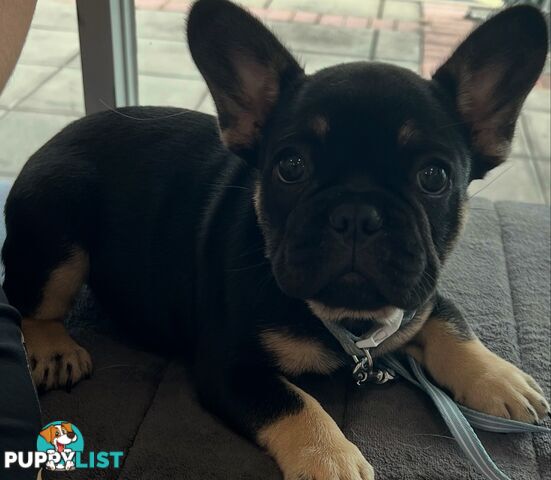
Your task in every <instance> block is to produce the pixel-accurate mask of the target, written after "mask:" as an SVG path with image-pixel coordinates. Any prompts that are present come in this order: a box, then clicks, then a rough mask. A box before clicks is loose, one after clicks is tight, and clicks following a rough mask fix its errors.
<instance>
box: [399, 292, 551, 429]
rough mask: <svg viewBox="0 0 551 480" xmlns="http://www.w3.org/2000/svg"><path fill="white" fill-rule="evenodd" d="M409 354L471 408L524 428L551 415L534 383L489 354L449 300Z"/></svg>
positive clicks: (443, 302) (436, 309) (436, 310)
mask: <svg viewBox="0 0 551 480" xmlns="http://www.w3.org/2000/svg"><path fill="white" fill-rule="evenodd" d="M406 351H407V352H408V353H409V354H411V355H412V356H414V357H415V358H416V359H417V360H418V361H419V362H420V363H422V364H423V365H424V367H425V368H426V369H427V370H428V372H429V373H430V374H431V375H432V377H433V378H434V379H435V380H436V381H437V382H438V383H439V384H440V385H442V386H444V387H446V388H447V389H449V390H450V391H451V392H452V393H453V395H454V397H455V400H456V401H458V402H459V403H461V404H463V405H466V406H467V407H469V408H472V409H474V410H479V411H481V412H485V413H488V414H491V415H495V416H499V417H505V418H511V419H513V420H519V421H523V422H537V421H539V419H541V418H542V417H543V416H544V415H545V414H547V413H548V412H549V404H548V403H547V401H546V400H545V398H544V397H543V395H542V393H543V392H542V390H541V388H540V387H539V385H538V384H537V383H536V381H535V380H534V379H533V378H532V377H531V376H530V375H528V374H526V373H524V372H522V371H521V370H520V369H518V368H517V367H515V366H514V365H512V364H511V363H509V362H507V361H506V360H503V359H502V358H500V357H499V356H497V355H496V354H494V353H492V352H491V351H490V350H488V349H487V348H486V347H485V346H484V345H483V344H482V343H481V342H480V340H478V339H477V338H476V336H475V335H474V334H473V333H472V332H471V330H470V329H469V327H468V326H467V324H466V322H465V320H464V319H463V318H462V316H461V314H460V313H459V312H458V311H457V309H456V308H455V307H454V306H453V305H452V304H451V303H450V302H449V301H448V300H446V299H443V298H439V299H438V301H437V302H436V306H435V307H434V310H433V313H432V315H431V317H430V318H429V319H428V320H427V322H426V324H425V325H424V326H423V328H422V329H421V331H420V332H419V334H418V335H417V336H416V337H415V338H414V340H413V341H412V342H411V344H409V345H408V346H407V347H406Z"/></svg>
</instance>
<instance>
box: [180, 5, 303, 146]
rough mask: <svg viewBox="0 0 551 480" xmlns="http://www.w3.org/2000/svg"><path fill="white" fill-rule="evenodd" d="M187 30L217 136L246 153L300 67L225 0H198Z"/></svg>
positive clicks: (270, 36)
mask: <svg viewBox="0 0 551 480" xmlns="http://www.w3.org/2000/svg"><path fill="white" fill-rule="evenodd" d="M187 35H188V42H189V48H190V50H191V55H192V57H193V60H194V61H195V63H196V64H197V67H198V68H199V70H200V71H201V74H202V75H203V77H204V78H205V80H206V82H207V85H208V87H209V89H210V92H211V94H212V96H213V98H214V103H215V104H216V109H217V111H218V121H219V124H220V130H221V133H222V140H223V142H224V143H225V144H226V146H227V147H229V148H230V149H232V150H233V151H235V152H237V153H240V154H242V155H244V156H247V153H250V152H252V151H253V150H254V147H255V146H256V144H257V142H258V139H259V137H260V134H261V130H262V127H263V126H264V124H265V123H266V120H267V118H268V116H269V115H270V113H271V111H272V109H273V108H274V106H275V104H276V103H277V101H278V99H279V98H280V96H281V94H282V92H283V91H284V90H285V89H286V88H287V87H288V86H290V85H291V84H292V83H294V82H295V81H296V80H297V79H298V78H300V77H301V76H302V75H303V73H304V72H303V70H302V68H301V67H300V66H299V64H298V63H297V62H296V60H295V59H294V58H293V56H292V55H291V54H290V53H289V52H288V51H287V50H286V49H285V47H283V45H282V44H281V43H280V42H279V41H278V40H277V38H276V37H275V36H274V35H273V34H272V33H271V32H270V31H269V30H268V29H267V28H266V27H264V26H263V25H262V24H261V23H260V22H259V21H258V20H257V19H256V18H254V17H253V16H252V15H250V14H249V13H247V12H246V11H245V10H243V9H242V8H240V7H238V6H236V5H234V4H232V3H230V2H228V1H225V0H198V1H197V2H196V3H195V4H194V5H193V8H192V9H191V12H190V14H189V18H188V26H187Z"/></svg>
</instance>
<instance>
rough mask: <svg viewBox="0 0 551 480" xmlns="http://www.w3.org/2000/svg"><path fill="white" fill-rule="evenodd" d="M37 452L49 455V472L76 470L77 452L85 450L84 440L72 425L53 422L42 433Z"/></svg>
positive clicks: (47, 463)
mask: <svg viewBox="0 0 551 480" xmlns="http://www.w3.org/2000/svg"><path fill="white" fill-rule="evenodd" d="M37 450H38V451H42V452H46V453H47V454H48V461H47V462H46V469H47V470H53V471H67V470H74V469H75V460H76V458H75V455H76V452H82V451H83V450H84V439H83V438H82V434H81V433H80V431H79V429H78V428H77V427H76V426H75V425H73V424H72V423H69V422H64V421H57V422H52V423H50V424H48V425H46V426H45V427H44V428H43V429H42V430H41V431H40V433H39V435H38V439H37Z"/></svg>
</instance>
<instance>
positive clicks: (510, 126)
mask: <svg viewBox="0 0 551 480" xmlns="http://www.w3.org/2000/svg"><path fill="white" fill-rule="evenodd" d="M548 42H549V40H548V35H547V23H546V19H545V17H544V16H543V15H542V13H541V12H540V11H539V10H538V9H537V8H535V7H530V6H526V5H522V6H517V7H511V8H508V9H506V10H504V11H502V12H500V13H498V14H497V15H495V16H494V17H492V18H490V20H488V21H487V22H485V23H483V24H482V25H481V26H479V27H478V28H477V29H476V30H474V31H473V32H472V33H471V34H470V35H469V36H468V37H467V38H466V39H465V41H464V42H463V43H462V44H461V45H460V46H459V47H458V48H457V50H456V51H455V52H454V53H453V55H452V56H451V57H450V59H449V60H448V61H447V62H446V63H444V65H442V66H441V67H440V68H439V69H438V70H437V71H436V73H435V74H434V76H433V79H434V81H435V82H437V83H438V84H439V85H440V86H441V87H443V88H444V90H445V91H447V93H448V94H449V95H450V97H451V98H452V99H453V102H454V103H455V108H456V109H457V112H458V113H459V116H460V118H461V119H462V120H463V123H464V125H465V126H466V128H467V131H468V134H469V136H470V140H471V144H472V147H473V153H474V156H475V158H474V159H473V160H474V161H473V171H472V178H473V179H474V178H481V177H483V176H484V175H485V174H486V172H487V171H489V170H491V169H492V168H494V167H496V166H497V165H499V164H500V163H502V162H503V161H504V160H505V158H506V157H507V155H508V152H509V149H510V146H511V141H512V139H513V135H514V132H515V123H516V121H517V118H518V116H519V113H520V109H521V107H522V104H523V102H524V99H525V98H526V96H527V95H528V93H529V92H530V90H531V89H532V87H533V86H534V84H535V83H536V80H537V79H538V77H539V75H540V73H541V71H542V69H543V66H544V63H545V59H546V56H547V51H548V46H549V43H548Z"/></svg>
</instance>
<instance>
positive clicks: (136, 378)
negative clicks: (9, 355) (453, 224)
mask: <svg viewBox="0 0 551 480" xmlns="http://www.w3.org/2000/svg"><path fill="white" fill-rule="evenodd" d="M549 225H550V219H549V209H548V208H547V207H544V206H535V205H526V204H511V203H497V204H495V205H494V204H492V203H490V202H488V201H484V200H478V201H476V202H473V205H472V210H471V212H470V218H469V221H468V223H467V226H466V231H465V235H464V237H463V239H462V241H461V242H460V245H459V246H458V249H457V250H456V252H455V253H454V255H453V256H452V257H451V258H450V260H449V264H448V267H447V269H446V273H445V275H444V278H443V280H442V287H443V290H444V292H445V293H446V294H447V295H448V296H449V297H451V298H452V299H453V300H454V301H455V302H456V304H457V306H458V307H459V308H460V310H461V311H462V312H463V313H464V314H465V315H466V317H467V318H468V319H469V321H470V323H471V324H472V325H473V327H474V329H475V330H476V332H477V333H478V334H479V335H480V337H481V338H482V340H483V341H484V342H485V343H486V344H487V345H488V346H490V347H491V348H492V349H493V350H494V351H495V352H497V353H499V354H500V355H502V356H503V357H505V358H506V359H508V360H511V361H513V362H514V363H515V364H517V365H519V366H520V367H522V368H524V369H525V370H526V371H528V372H529V373H531V374H532V375H534V377H536V378H537V380H538V381H539V382H540V384H541V385H542V386H543V388H544V390H545V393H546V395H547V397H548V398H549V393H550V387H551V385H550V381H551V380H550V372H551V358H550V355H551V348H550V347H551V345H550V339H551V337H550V331H551V330H550V293H549V292H550V273H549V272H550V245H549V236H550V232H549V230H550V228H549ZM98 321H99V322H100V323H101V325H102V326H101V327H98V326H97V323H98ZM70 324H71V325H72V326H73V330H74V333H75V335H76V336H77V338H78V339H79V340H80V342H81V343H82V344H83V345H84V346H85V347H86V348H88V349H89V351H90V353H91V354H92V357H93V358H94V362H95V367H96V368H95V372H94V375H93V378H92V379H91V380H89V381H84V382H82V383H81V384H79V385H78V386H76V387H75V388H74V390H73V392H71V393H70V394H68V393H66V392H62V391H57V392H51V393H47V394H45V395H44V396H42V398H41V399H42V406H43V411H44V417H45V418H44V420H45V421H52V420H57V419H60V418H65V419H67V420H70V421H72V422H74V423H75V424H76V425H77V426H78V427H79V428H80V429H81V431H82V433H83V436H84V437H85V441H86V449H92V450H119V449H120V450H124V451H125V452H126V456H125V461H124V465H123V467H122V469H121V470H120V471H114V470H96V471H92V472H84V471H83V472H72V473H69V474H67V475H66V476H65V475H64V474H55V475H52V476H51V477H52V478H54V477H55V478H71V479H96V478H105V479H107V478H109V479H115V478H120V479H128V480H138V479H140V480H141V479H143V480H164V479H167V480H174V479H178V480H185V479H193V480H196V479H197V480H199V479H200V480H205V479H263V480H271V479H279V478H280V474H279V472H278V469H277V467H276V465H275V464H274V462H273V461H272V460H271V459H270V458H268V457H267V456H266V455H265V454H264V453H262V452H261V451H260V450H259V449H258V448H256V447H255V446H254V445H252V444H250V443H249V442H247V441H245V440H244V439H242V438H240V437H239V436H238V435H236V434H234V433H233V432H231V431H229V430H228V429H227V428H225V427H224V426H223V425H222V424H221V423H220V422H219V421H218V420H217V419H216V418H214V417H212V416H211V415H210V414H209V413H208V412H205V411H204V410H203V409H202V408H201V407H200V406H199V405H198V403H197V400H196V396H195V393H194V390H193V387H192V385H191V383H190V381H189V378H188V375H187V373H186V371H185V369H184V367H183V366H182V365H180V364H179V363H178V362H175V361H168V360H166V359H163V358H161V357H158V356H155V355H152V354H149V353H147V352H144V351H141V350H140V349H139V348H135V347H134V348H133V347H129V346H127V345H125V343H124V342H123V341H120V340H116V339H114V338H113V337H112V336H109V335H107V334H105V333H101V331H102V329H103V327H104V326H105V320H104V318H103V316H102V314H101V312H100V311H99V310H98V309H97V307H96V306H95V305H94V303H93V300H91V298H90V297H89V296H88V295H86V294H85V295H84V296H83V297H82V298H81V300H80V302H79V304H78V305H77V307H76V309H75V310H74V312H73V315H72V316H71V318H70ZM92 324H96V325H95V326H93V325H92ZM213 354H214V352H213ZM251 381H254V379H251ZM305 385H306V387H307V389H308V390H309V391H310V392H312V393H313V394H314V396H315V397H316V398H318V399H319V400H320V401H321V402H322V404H323V405H324V406H325V408H326V409H327V410H328V411H329V412H330V414H331V415H333V417H334V418H335V420H336V421H337V423H338V424H339V425H340V426H341V427H342V429H343V430H344V432H345V434H346V435H347V436H348V438H350V439H351V440H352V441H354V442H355V443H356V444H357V445H358V446H359V447H360V448H361V450H362V451H363V452H364V454H365V456H366V457H367V459H368V460H369V461H370V462H371V463H372V464H373V466H374V467H375V471H376V472H377V475H378V476H377V478H378V479H381V480H413V479H431V480H432V479H434V480H440V479H450V480H466V479H474V480H477V479H481V477H480V475H479V474H477V473H476V472H475V470H474V468H473V467H472V466H471V465H469V463H468V462H467V461H466V460H465V458H464V457H463V456H462V454H461V451H460V449H459V448H458V447H457V445H456V444H455V441H454V440H453V439H452V438H450V437H449V432H448V431H447V430H446V427H445V425H444V423H443V421H442V420H441V419H440V418H439V417H438V415H437V413H436V409H435V408H434V406H433V405H432V404H431V402H430V400H429V399H428V398H427V397H426V396H425V395H424V394H423V393H422V392H421V391H419V390H418V389H416V388H415V387H413V386H411V385H408V383H407V382H405V381H398V382H396V383H394V384H390V385H384V386H367V387H364V388H357V387H356V386H355V385H354V384H353V383H352V382H351V381H350V378H349V377H348V375H345V374H341V375H337V376H334V377H330V378H326V379H323V380H311V379H310V380H307V381H305ZM480 438H481V439H482V442H483V443H484V445H485V446H486V447H487V449H488V451H489V453H490V455H491V456H492V457H493V459H494V460H495V462H496V463H497V464H498V465H499V466H500V467H501V468H502V469H503V470H504V471H505V472H506V473H508V474H509V475H510V477H511V478H512V479H515V480H550V479H551V464H550V462H551V439H550V438H549V436H545V435H541V434H535V435H532V434H520V435H514V434H510V435H503V434H492V433H485V432H480Z"/></svg>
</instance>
